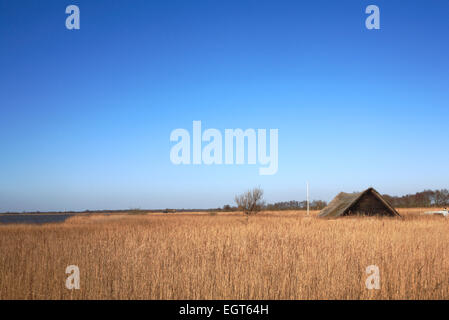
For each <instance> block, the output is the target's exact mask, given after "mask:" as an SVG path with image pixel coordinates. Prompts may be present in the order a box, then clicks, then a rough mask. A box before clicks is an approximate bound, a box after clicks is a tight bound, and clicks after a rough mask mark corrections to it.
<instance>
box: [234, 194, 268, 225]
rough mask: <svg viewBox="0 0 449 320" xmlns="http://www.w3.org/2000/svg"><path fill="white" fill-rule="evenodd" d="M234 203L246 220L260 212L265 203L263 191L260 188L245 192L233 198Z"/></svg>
mask: <svg viewBox="0 0 449 320" xmlns="http://www.w3.org/2000/svg"><path fill="white" fill-rule="evenodd" d="M235 202H236V203H237V206H238V208H239V209H240V210H242V211H243V213H244V214H245V215H246V217H247V218H248V217H249V216H250V215H254V214H256V213H258V212H259V211H260V210H262V208H263V206H264V204H265V202H264V201H263V190H262V189H261V188H254V189H252V190H248V191H247V192H245V193H243V194H241V195H237V196H235Z"/></svg>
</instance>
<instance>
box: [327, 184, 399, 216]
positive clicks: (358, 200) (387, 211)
mask: <svg viewBox="0 0 449 320" xmlns="http://www.w3.org/2000/svg"><path fill="white" fill-rule="evenodd" d="M357 214H361V215H383V216H396V217H398V216H400V215H399V213H398V212H397V211H396V209H395V208H393V206H392V205H391V204H389V203H388V201H386V200H385V199H384V198H383V197H382V196H381V195H380V194H379V193H378V192H377V191H376V190H374V189H373V188H369V189H366V190H365V191H363V192H355V193H344V192H340V193H339V194H338V195H337V196H336V197H335V198H334V199H333V200H332V201H331V202H330V203H329V205H328V206H327V207H326V208H324V209H323V210H321V212H320V214H319V216H320V217H340V216H346V215H357Z"/></svg>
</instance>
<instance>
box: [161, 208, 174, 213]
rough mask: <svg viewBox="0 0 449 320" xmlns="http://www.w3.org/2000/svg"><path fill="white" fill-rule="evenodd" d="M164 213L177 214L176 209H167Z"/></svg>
mask: <svg viewBox="0 0 449 320" xmlns="http://www.w3.org/2000/svg"><path fill="white" fill-rule="evenodd" d="M162 212H163V213H176V209H165V210H164V211H162Z"/></svg>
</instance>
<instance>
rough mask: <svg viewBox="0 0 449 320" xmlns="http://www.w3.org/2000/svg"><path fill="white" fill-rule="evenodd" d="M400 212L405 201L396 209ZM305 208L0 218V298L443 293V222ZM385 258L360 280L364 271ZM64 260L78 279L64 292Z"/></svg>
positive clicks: (448, 239) (448, 293)
mask: <svg viewBox="0 0 449 320" xmlns="http://www.w3.org/2000/svg"><path fill="white" fill-rule="evenodd" d="M401 213H402V214H404V213H405V210H401ZM315 215H316V212H313V215H312V217H305V216H304V213H303V212H300V213H298V212H277V213H263V214H262V215H260V216H256V217H251V218H250V219H249V222H248V223H246V219H245V218H244V217H242V216H240V215H235V214H226V215H220V214H218V215H215V216H211V215H207V214H202V215H200V214H197V215H195V214H191V215H186V214H185V215H177V214H167V215H147V216H120V215H115V216H90V217H75V218H71V219H69V220H68V221H67V222H65V223H61V224H48V225H42V226H32V225H3V226H0V299H448V298H449V250H448V244H449V232H448V231H449V220H447V219H445V218H442V217H420V216H418V215H416V214H414V213H413V212H412V214H410V215H407V214H405V218H403V219H391V218H343V219H337V220H323V219H318V218H316V217H315ZM373 264H374V265H377V266H379V268H380V277H381V289H380V290H367V289H366V287H365V279H366V277H367V275H366V274H365V269H366V267H367V266H368V265H373ZM68 265H77V266H79V268H80V273H81V275H80V276H81V289H80V290H68V289H66V288H65V280H66V277H67V276H68V275H66V274H65V269H66V267H67V266H68Z"/></svg>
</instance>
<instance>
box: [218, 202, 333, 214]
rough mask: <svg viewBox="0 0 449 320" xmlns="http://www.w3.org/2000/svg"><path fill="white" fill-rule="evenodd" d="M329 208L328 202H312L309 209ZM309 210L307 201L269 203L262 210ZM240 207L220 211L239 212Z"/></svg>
mask: <svg viewBox="0 0 449 320" xmlns="http://www.w3.org/2000/svg"><path fill="white" fill-rule="evenodd" d="M326 206H327V203H326V201H322V200H313V201H311V202H310V204H309V207H310V210H321V209H323V208H324V207H326ZM305 209H307V201H296V200H292V201H283V202H275V203H268V204H265V205H264V206H262V207H261V210H270V211H279V210H305ZM238 210H239V208H238V207H236V206H235V207H233V206H230V205H228V204H227V205H225V206H223V208H222V209H220V211H238Z"/></svg>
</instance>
